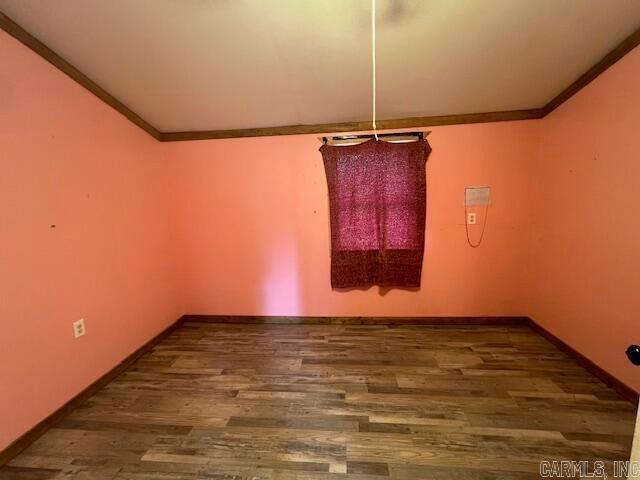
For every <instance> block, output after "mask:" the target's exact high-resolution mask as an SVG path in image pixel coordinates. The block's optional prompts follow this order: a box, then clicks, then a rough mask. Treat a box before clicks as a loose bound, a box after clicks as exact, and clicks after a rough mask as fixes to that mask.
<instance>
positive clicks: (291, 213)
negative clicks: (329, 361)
mask: <svg viewBox="0 0 640 480" xmlns="http://www.w3.org/2000/svg"><path fill="white" fill-rule="evenodd" d="M536 140H537V124H536V122H514V123H495V124H484V125H465V126H452V127H441V128H435V129H433V132H432V134H431V136H430V137H429V141H430V142H431V144H432V146H433V153H432V154H431V156H430V158H429V161H428V164H427V190H428V192H427V197H428V200H427V203H428V206H427V233H426V255H425V260H424V268H423V278H422V288H421V289H420V291H418V292H411V291H405V290H391V291H388V292H380V290H379V289H378V288H371V289H368V290H356V291H351V292H349V293H345V292H335V291H332V290H331V286H330V278H329V267H330V260H329V254H330V250H329V223H328V222H329V215H328V200H327V186H326V180H325V175H324V167H323V165H322V159H321V155H320V153H319V152H318V148H319V147H320V142H319V141H318V139H317V136H297V137H268V138H266V137H265V138H252V139H234V140H219V141H204V142H185V143H175V144H168V145H167V147H166V148H167V153H166V154H167V157H168V159H170V160H169V161H170V162H171V168H172V169H173V174H172V177H173V178H174V180H175V182H176V188H177V189H178V192H179V193H178V194H177V196H176V200H177V202H178V204H179V205H180V206H179V209H178V210H177V211H176V212H175V213H176V218H175V219H174V222H173V223H174V225H176V230H177V232H179V235H180V237H181V240H180V241H181V244H180V245H181V251H182V252H183V256H182V257H181V260H182V261H181V267H182V272H181V275H182V276H181V279H182V283H183V286H184V291H185V295H186V296H185V309H186V311H187V312H189V313H199V314H240V315H312V316H313V315H327V316H360V315H372V316H393V315H400V316H419V315H456V316H463V315H521V314H525V313H526V312H525V311H524V309H523V308H522V304H521V303H522V302H521V301H520V299H521V292H522V288H523V285H522V283H521V281H520V277H522V275H521V272H522V264H523V262H524V259H525V256H526V251H525V250H524V249H523V248H522V247H523V241H524V240H525V239H526V238H528V236H529V234H530V233H529V225H528V218H527V216H526V215H524V213H525V212H526V211H527V205H528V204H527V197H526V195H525V194H524V191H525V189H526V188H527V185H528V181H529V179H528V177H527V174H528V170H527V168H528V166H529V165H530V164H531V163H532V162H533V160H534V153H535V152H534V145H535V144H536ZM467 185H489V186H491V187H492V189H493V204H492V205H491V207H490V212H489V220H488V225H487V231H486V234H485V238H484V242H483V244H482V246H481V247H480V248H478V249H475V250H474V249H472V248H470V247H469V246H468V245H467V240H466V236H465V229H464V206H463V195H464V194H463V192H464V187H465V186H467ZM481 222H482V218H481V219H480V222H479V223H481ZM473 230H474V231H472V232H471V233H472V236H473V238H474V240H475V239H476V238H477V236H478V233H479V232H478V227H474V229H473Z"/></svg>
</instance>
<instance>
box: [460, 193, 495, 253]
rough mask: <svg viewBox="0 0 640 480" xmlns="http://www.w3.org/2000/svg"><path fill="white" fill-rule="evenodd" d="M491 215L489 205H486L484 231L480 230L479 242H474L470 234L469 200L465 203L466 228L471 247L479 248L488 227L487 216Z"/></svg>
mask: <svg viewBox="0 0 640 480" xmlns="http://www.w3.org/2000/svg"><path fill="white" fill-rule="evenodd" d="M488 217H489V205H487V206H486V207H485V210H484V221H483V222H482V231H481V232H480V238H479V239H478V243H473V242H472V241H471V237H470V236H469V221H468V219H469V212H467V202H465V203H464V228H465V230H466V232H467V243H468V244H469V246H470V247H471V248H478V247H479V246H480V244H481V243H482V239H483V238H484V231H485V229H486V228H487V218H488Z"/></svg>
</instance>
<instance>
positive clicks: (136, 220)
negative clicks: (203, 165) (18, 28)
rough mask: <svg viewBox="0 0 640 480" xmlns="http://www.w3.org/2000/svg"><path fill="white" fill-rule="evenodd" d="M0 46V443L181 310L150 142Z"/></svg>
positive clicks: (21, 54)
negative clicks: (77, 334) (75, 328)
mask: <svg viewBox="0 0 640 480" xmlns="http://www.w3.org/2000/svg"><path fill="white" fill-rule="evenodd" d="M0 52H2V54H1V56H2V61H1V63H2V65H3V66H4V67H6V66H7V65H10V66H11V68H0V167H1V168H0V172H1V173H0V235H1V248H0V319H1V322H2V323H1V326H0V386H1V387H0V391H1V393H0V450H1V449H2V448H4V447H6V446H7V445H8V444H9V443H10V442H11V441H12V440H14V439H15V438H17V437H18V436H19V435H21V434H22V433H24V432H25V431H26V430H28V429H29V428H31V427H33V426H34V425H35V424H36V423H37V422H39V421H40V420H42V419H43V418H44V417H46V416H47V415H48V414H50V413H51V412H52V411H54V410H55V409H56V408H58V407H60V406H61V405H62V404H64V403H65V402H66V401H68V400H69V399H70V398H71V397H72V396H74V395H75V394H77V393H78V392H80V391H81V390H82V389H84V388H85V387H86V386H87V385H89V384H90V383H91V382H93V381H94V380H96V379H97V378H98V377H99V376H100V375H102V374H104V373H105V372H106V371H108V370H110V369H111V368H113V367H114V366H115V365H116V364H117V363H118V362H120V361H121V360H122V359H123V358H124V357H126V356H127V355H128V354H130V353H131V352H132V351H134V350H135V349H136V348H138V347H139V346H140V345H142V344H143V343H144V342H145V341H147V340H148V339H150V338H151V337H153V336H154V335H155V334H157V333H158V332H160V331H161V330H162V329H163V328H164V327H166V326H167V325H169V324H170V323H171V322H173V321H174V320H175V319H176V318H177V317H178V316H179V315H180V314H181V313H182V311H181V309H180V307H179V305H178V298H177V294H178V289H177V288H176V286H175V284H174V282H175V275H174V272H173V265H175V262H174V255H175V251H174V249H173V247H172V244H171V243H170V241H169V239H170V236H169V229H170V225H169V223H168V220H169V217H168V215H167V214H166V211H167V206H168V204H167V200H168V197H167V196H166V194H165V192H166V191H167V181H168V180H169V179H168V177H167V173H168V171H167V168H166V167H165V165H164V163H163V161H162V160H163V158H162V151H161V145H160V144H159V143H158V142H156V141H155V140H154V139H152V138H151V137H149V136H148V135H147V134H146V133H144V132H143V131H141V130H140V129H139V128H138V127H136V126H134V125H133V124H131V123H130V122H129V121H128V120H126V119H125V118H124V117H122V116H120V114H118V113H116V112H115V111H114V110H112V109H111V108H110V107H108V106H106V105H105V104H103V103H102V102H101V101H99V100H98V99H96V98H95V97H94V96H93V95H92V94H91V93H89V92H87V91H86V90H84V89H83V88H82V87H80V86H79V85H77V84H76V83H75V82H74V81H72V80H71V79H69V78H68V77H66V76H65V75H64V74H62V73H60V72H59V71H58V70H57V69H55V68H54V67H52V66H51V65H49V64H48V63H46V62H45V61H44V60H42V59H41V58H40V57H38V56H37V55H35V54H33V53H32V52H31V51H30V50H28V49H27V48H26V47H24V46H22V45H21V44H19V43H18V42H16V41H15V40H14V39H12V38H10V37H9V36H8V35H6V34H5V33H4V32H2V31H0ZM52 225H55V228H53V227H52ZM79 318H84V319H85V320H86V326H87V332H88V333H87V334H86V336H84V337H82V338H80V339H78V340H74V339H73V334H72V325H71V324H72V322H73V321H75V320H78V319H79Z"/></svg>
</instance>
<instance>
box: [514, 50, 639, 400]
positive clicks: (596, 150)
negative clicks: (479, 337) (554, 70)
mask: <svg viewBox="0 0 640 480" xmlns="http://www.w3.org/2000/svg"><path fill="white" fill-rule="evenodd" d="M541 127H542V130H541V132H540V133H541V138H540V148H539V152H538V156H537V158H536V161H535V164H534V167H533V168H532V178H531V182H532V185H533V186H534V187H535V193H534V195H533V196H532V201H533V207H534V210H533V211H534V214H533V215H532V221H534V222H535V229H534V232H535V237H534V242H533V245H532V248H531V257H530V260H531V262H530V264H529V268H528V270H529V271H531V272H532V274H533V275H532V279H531V286H532V289H531V296H530V298H529V301H528V305H527V308H526V311H527V313H528V314H529V315H530V316H531V317H533V318H534V319H535V320H536V321H538V322H539V323H541V324H542V325H544V326H545V327H546V328H548V329H549V330H551V331H553V332H554V333H555V334H556V335H558V336H559V337H560V338H562V339H563V340H565V341H566V342H567V343H568V344H570V345H571V346H573V347H574V348H575V349H576V350H578V351H580V352H581V353H583V354H584V355H586V356H587V357H589V358H590V359H591V360H592V361H594V362H595V363H596V364H598V365H600V366H602V367H604V368H605V369H607V370H608V371H609V372H610V373H612V374H613V375H614V376H616V377H617V378H619V379H621V380H623V381H625V382H626V383H627V384H628V385H630V386H631V387H633V388H635V390H636V391H640V372H639V371H638V368H634V367H633V366H632V365H631V364H630V363H629V362H628V361H627V359H626V357H625V355H624V350H625V349H626V347H627V346H628V345H629V344H630V343H640V223H639V221H640V214H639V213H638V204H639V202H638V194H639V193H640V134H639V132H640V48H636V49H635V50H633V51H632V52H631V53H630V54H628V55H627V56H626V57H624V58H623V59H622V60H620V61H619V62H618V63H616V64H615V65H614V66H613V67H611V68H610V69H609V70H607V71H606V72H605V73H604V74H602V75H601V76H600V77H598V78H597V79H596V80H595V81H594V82H592V83H591V84H590V85H589V86H588V87H586V88H585V89H583V90H582V91H581V92H579V93H578V94H577V95H576V96H574V97H573V98H572V99H571V100H569V101H568V102H567V103H565V104H564V105H562V106H561V107H560V108H559V109H558V110H557V111H555V112H554V113H552V114H551V115H549V116H548V117H546V118H545V119H544V120H543V121H542V124H541Z"/></svg>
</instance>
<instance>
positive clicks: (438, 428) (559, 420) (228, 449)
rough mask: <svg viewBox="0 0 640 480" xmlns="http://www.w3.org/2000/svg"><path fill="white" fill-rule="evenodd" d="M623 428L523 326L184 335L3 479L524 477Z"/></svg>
mask: <svg viewBox="0 0 640 480" xmlns="http://www.w3.org/2000/svg"><path fill="white" fill-rule="evenodd" d="M634 420H635V408H634V407H633V406H632V405H631V404H629V403H628V402H626V401H623V400H622V399H621V398H620V397H618V395H617V394H616V393H615V392H613V391H612V390H611V389H609V388H608V387H606V386H605V385H603V384H602V383H601V382H600V381H598V380H597V379H595V378H594V377H593V376H591V375H590V374H588V373H587V372H586V371H585V370H584V369H582V368H581V367H580V366H579V365H577V364H576V363H575V362H574V361H572V360H571V359H569V358H568V357H566V356H565V355H564V354H563V353H561V352H559V351H558V350H556V348H555V347H554V346H552V345H551V344H550V343H548V342H547V341H546V340H544V339H543V338H542V337H540V336H539V335H538V334H536V333H534V332H533V331H532V330H531V329H529V327H527V326H487V327H484V326H469V327H465V326H446V327H443V326H440V327H439V326H385V325H371V326H367V325H342V326H341V325H233V324H228V325H220V324H206V323H185V324H184V325H183V326H181V327H180V328H178V329H177V330H176V331H175V332H174V333H173V334H172V335H171V336H170V337H168V338H167V339H165V340H164V341H163V342H162V343H161V344H160V345H158V346H156V347H155V348H154V349H153V351H152V352H150V353H148V354H147V355H145V356H144V357H142V358H141V359H140V360H138V361H137V363H136V364H134V366H133V367H131V368H130V369H129V370H127V371H126V372H125V373H124V374H122V375H121V376H120V377H118V378H117V379H116V380H115V381H113V382H112V383H110V384H109V385H108V386H107V387H105V388H104V389H103V390H101V391H100V392H99V393H98V394H96V395H95V396H94V397H92V398H91V399H90V400H89V401H88V402H86V404H84V405H83V406H82V407H80V408H78V409H77V410H75V411H73V412H72V413H71V414H70V415H69V416H68V417H67V418H65V419H64V420H62V421H61V422H59V423H58V424H57V425H56V426H55V428H52V429H51V430H50V431H48V432H47V433H46V434H45V435H44V436H43V437H42V438H40V439H39V440H38V441H37V442H36V443H34V444H33V445H32V446H31V447H29V448H28V449H27V450H26V451H24V452H23V453H22V454H21V455H19V456H18V457H16V458H15V459H14V460H12V461H11V462H10V464H9V465H8V466H6V467H4V468H0V479H2V480H7V479H11V480H13V479H21V480H23V479H24V480H45V479H74V480H85V479H97V480H151V479H154V480H155V479H160V480H177V479H189V480H204V479H229V480H231V479H234V480H243V479H246V480H249V479H252V480H263V479H264V480H290V479H300V480H339V479H342V478H350V479H357V480H384V479H388V478H391V479H397V480H427V479H430V480H444V479H447V480H448V479H457V480H488V479H505V480H516V479H534V478H539V475H538V471H539V462H540V461H541V460H552V459H559V460H563V459H564V460H567V459H568V460H603V461H605V462H607V465H608V466H610V465H611V462H612V461H614V460H627V459H628V458H629V451H630V445H631V440H632V435H633V430H634Z"/></svg>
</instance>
